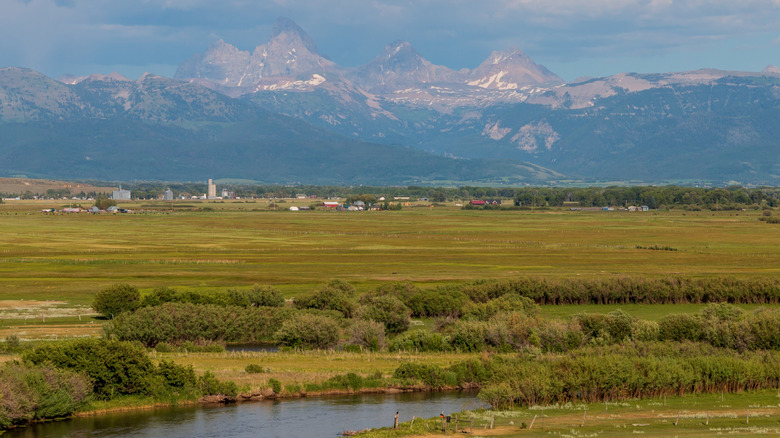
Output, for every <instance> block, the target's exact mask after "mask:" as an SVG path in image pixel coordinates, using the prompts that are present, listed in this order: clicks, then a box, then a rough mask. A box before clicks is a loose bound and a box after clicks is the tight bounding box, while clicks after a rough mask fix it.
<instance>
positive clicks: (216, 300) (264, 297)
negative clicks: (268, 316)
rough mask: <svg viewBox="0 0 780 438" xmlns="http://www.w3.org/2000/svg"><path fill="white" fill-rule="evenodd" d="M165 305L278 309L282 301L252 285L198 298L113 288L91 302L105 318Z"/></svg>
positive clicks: (275, 293)
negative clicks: (249, 287) (181, 304)
mask: <svg viewBox="0 0 780 438" xmlns="http://www.w3.org/2000/svg"><path fill="white" fill-rule="evenodd" d="M165 303H190V304H204V305H205V304H212V305H215V306H222V307H227V306H235V307H281V306H283V305H284V303H285V300H284V297H283V296H282V293H281V291H279V290H278V289H276V288H274V287H270V286H259V285H255V286H254V287H252V288H251V289H249V290H241V289H228V290H226V291H220V292H217V293H214V294H200V293H196V292H190V291H177V290H175V289H172V288H169V287H164V286H163V287H159V288H156V289H154V290H153V291H152V292H151V293H149V294H148V295H145V296H144V297H143V299H142V298H141V292H140V291H139V290H138V288H137V287H135V286H132V285H129V284H115V285H112V286H109V287H107V288H105V289H102V290H100V291H99V292H98V293H97V294H96V295H95V298H94V299H93V301H92V308H93V309H94V310H95V311H96V312H98V313H100V314H101V315H103V316H104V317H107V318H112V319H113V318H114V317H115V316H118V315H119V314H121V313H122V312H132V311H135V310H137V309H139V308H141V307H154V306H160V305H163V304H165Z"/></svg>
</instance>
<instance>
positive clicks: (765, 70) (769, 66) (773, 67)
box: [761, 64, 780, 75]
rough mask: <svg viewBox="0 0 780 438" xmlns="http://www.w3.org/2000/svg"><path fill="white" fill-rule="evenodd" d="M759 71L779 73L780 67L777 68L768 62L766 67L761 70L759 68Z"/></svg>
mask: <svg viewBox="0 0 780 438" xmlns="http://www.w3.org/2000/svg"><path fill="white" fill-rule="evenodd" d="M761 73H769V74H775V75H776V74H780V68H778V67H777V66H776V65H772V64H769V65H767V66H766V67H764V69H763V70H761Z"/></svg>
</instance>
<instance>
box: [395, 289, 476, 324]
mask: <svg viewBox="0 0 780 438" xmlns="http://www.w3.org/2000/svg"><path fill="white" fill-rule="evenodd" d="M466 300H467V298H466V296H465V295H464V294H463V293H462V292H460V291H459V290H458V288H457V287H456V286H440V287H437V288H436V289H425V290H420V291H419V292H417V293H416V294H414V295H412V296H411V297H409V300H408V302H406V303H405V304H406V305H407V306H408V307H409V308H410V309H411V310H412V315H413V316H416V317H424V316H433V317H436V316H443V317H457V316H460V313H461V309H462V308H463V305H464V304H465V302H466Z"/></svg>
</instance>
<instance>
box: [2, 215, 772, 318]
mask: <svg viewBox="0 0 780 438" xmlns="http://www.w3.org/2000/svg"><path fill="white" fill-rule="evenodd" d="M188 204H189V205H187V206H185V207H181V208H180V207H177V206H176V204H171V206H172V207H173V208H168V209H166V205H165V204H162V203H160V205H156V206H154V207H155V208H149V207H148V204H147V207H146V208H144V206H143V205H140V204H138V205H133V204H129V205H127V206H125V205H122V206H123V207H126V208H131V209H134V210H136V211H137V213H135V214H125V215H88V214H71V215H62V214H54V215H45V214H42V213H40V212H39V211H40V209H42V208H48V207H60V205H58V204H52V203H51V202H49V203H44V202H26V203H25V202H24V201H17V202H16V203H14V202H7V203H6V204H3V205H0V222H2V225H3V233H2V234H0V288H2V294H3V299H6V300H21V299H25V300H62V301H65V302H67V303H68V304H73V305H88V304H89V303H90V302H91V299H92V296H93V295H94V293H95V292H96V291H97V290H99V289H101V288H103V287H106V286H108V285H110V284H113V283H117V282H123V283H132V284H134V285H136V286H138V287H140V288H141V289H142V290H147V289H151V288H154V287H158V286H169V287H175V288H186V289H190V290H197V291H213V290H218V289H220V288H227V287H242V286H250V285H252V284H258V283H259V284H268V285H274V286H276V287H278V288H280V289H281V290H282V292H283V293H284V294H285V295H286V296H288V297H293V296H296V295H298V294H300V293H303V292H306V291H309V290H311V288H312V287H314V286H315V285H317V284H320V283H322V282H323V281H326V280H328V279H332V278H339V279H343V280H346V281H349V282H350V283H352V284H354V285H355V286H356V287H357V289H358V291H361V292H362V291H365V290H368V289H370V288H372V287H374V286H376V285H377V284H380V283H382V282H389V281H411V282H414V283H415V284H419V285H435V284H441V283H445V282H461V281H468V280H475V279H495V278H514V277H528V276H530V277H544V278H575V277H585V278H605V277H613V276H644V277H663V276H668V275H682V276H690V277H708V276H732V277H740V278H752V277H766V276H776V275H778V274H779V273H780V229H777V227H776V226H772V224H766V223H763V222H760V221H758V220H757V218H758V217H759V216H760V214H759V213H760V212H753V211H748V212H681V211H679V212H678V211H671V212H645V213H629V212H570V211H565V210H551V211H463V210H460V209H459V208H456V207H436V208H429V207H417V208H414V207H407V208H405V209H404V210H402V211H368V212H353V213H342V212H327V211H318V210H316V211H311V212H290V211H269V210H268V207H267V203H264V202H263V201H258V202H251V201H250V202H248V203H243V202H235V203H212V202H204V203H201V204H198V203H196V204H190V203H188ZM282 205H284V204H282ZM288 205H289V204H288ZM142 210H149V211H148V212H140V211H142ZM203 210H205V211H203ZM652 248H668V249H673V250H656V249H652Z"/></svg>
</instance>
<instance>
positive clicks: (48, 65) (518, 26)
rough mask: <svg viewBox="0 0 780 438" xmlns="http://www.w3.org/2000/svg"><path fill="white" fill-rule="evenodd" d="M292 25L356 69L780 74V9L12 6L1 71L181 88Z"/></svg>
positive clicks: (418, 0) (519, 1) (463, 1)
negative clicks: (156, 80) (399, 55)
mask: <svg viewBox="0 0 780 438" xmlns="http://www.w3.org/2000/svg"><path fill="white" fill-rule="evenodd" d="M279 16H285V17H288V18H290V19H292V20H293V21H295V22H296V23H298V24H299V25H300V26H301V27H302V28H303V29H305V30H306V31H307V32H308V33H309V35H311V37H312V38H313V39H314V41H315V42H316V43H317V46H318V48H319V51H320V53H321V54H323V55H325V56H327V57H329V58H330V59H332V60H333V61H335V62H337V63H339V64H341V65H344V66H357V65H361V64H364V63H366V62H368V61H370V60H371V59H372V58H373V57H375V56H377V55H379V54H380V53H381V52H382V50H383V48H384V46H385V45H387V44H389V43H390V42H392V41H395V40H399V39H401V40H407V41H409V42H411V43H412V45H414V46H415V48H416V49H417V51H418V52H420V54H422V55H423V56H424V57H426V58H427V59H428V60H430V61H431V62H433V63H435V64H441V65H446V66H448V67H450V68H455V69H460V68H464V67H465V68H474V67H476V66H477V65H479V63H480V62H482V61H483V60H484V59H485V58H487V57H488V55H489V54H490V52H491V51H493V50H505V49H507V48H509V47H511V46H515V47H518V48H519V49H520V50H522V51H524V52H526V53H527V54H528V55H529V56H531V57H532V58H533V59H534V60H535V61H536V62H537V63H540V64H543V65H545V66H546V67H547V68H549V69H550V70H552V71H553V72H555V73H557V74H558V75H560V76H562V77H563V78H564V79H565V80H572V79H574V78H576V77H579V76H607V75H610V74H615V73H620V72H644V73H648V72H668V71H682V70H693V69H697V68H702V67H707V68H718V69H724V70H744V71H760V70H761V69H762V68H764V67H765V66H766V65H768V64H773V65H778V64H780V0H739V1H735V0H730V1H705V0H686V1H677V0H642V1H632V0H541V1H540V0H482V1H472V0H468V1H467V0H405V1H388V0H260V1H257V0H0V67H5V66H20V67H29V68H33V69H35V70H38V71H40V72H42V73H44V74H47V75H49V76H53V77H57V76H59V75H62V74H65V73H71V74H77V75H84V74H89V73H104V74H105V73H110V72H113V71H117V72H119V73H122V74H124V75H125V76H128V77H130V78H135V77H138V76H139V75H141V74H142V73H144V72H151V73H156V74H160V75H164V76H172V75H173V73H174V72H175V70H176V67H177V66H178V65H179V64H180V63H181V62H183V61H184V60H186V59H187V58H189V57H191V56H192V55H193V54H195V53H198V52H203V51H204V50H205V49H206V47H208V45H209V44H211V43H212V42H214V41H216V40H217V39H220V38H221V39H224V40H225V41H226V42H228V43H231V44H233V45H235V46H237V47H238V48H240V49H242V50H251V49H252V48H254V47H255V46H257V45H259V44H262V43H265V42H266V41H267V40H268V39H269V37H270V33H271V26H272V24H273V22H274V20H275V19H276V18H277V17H279Z"/></svg>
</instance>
